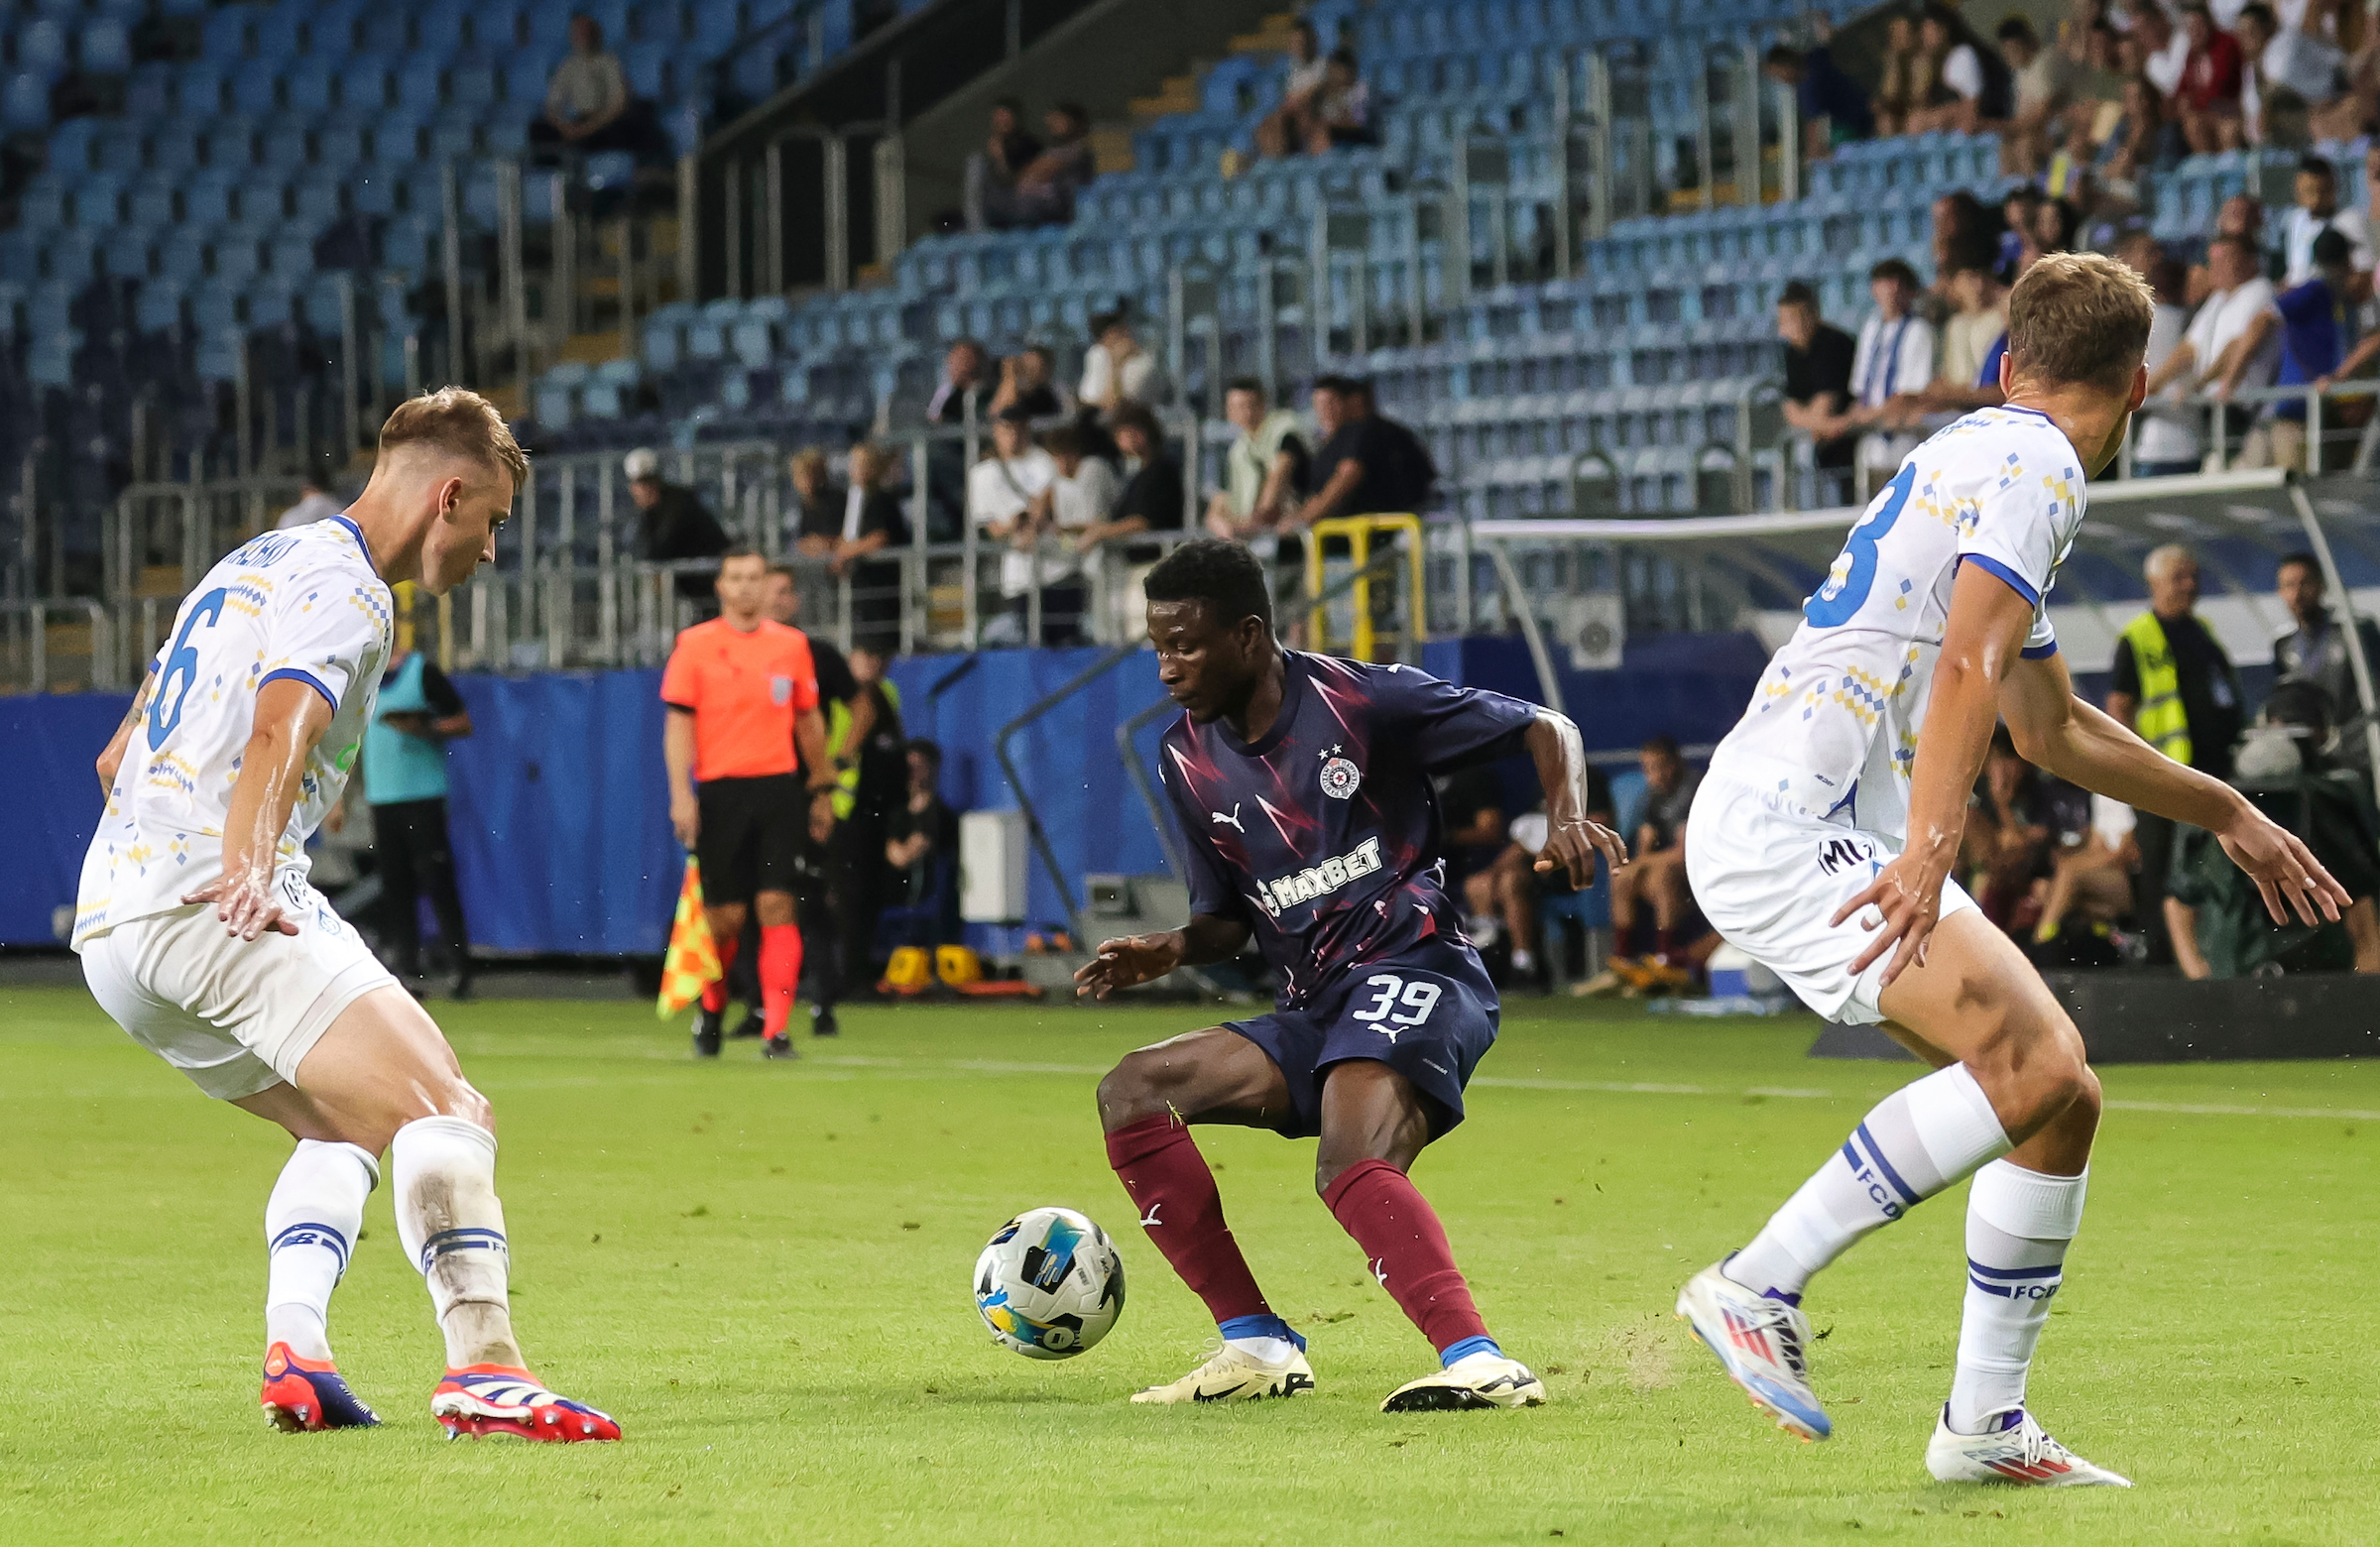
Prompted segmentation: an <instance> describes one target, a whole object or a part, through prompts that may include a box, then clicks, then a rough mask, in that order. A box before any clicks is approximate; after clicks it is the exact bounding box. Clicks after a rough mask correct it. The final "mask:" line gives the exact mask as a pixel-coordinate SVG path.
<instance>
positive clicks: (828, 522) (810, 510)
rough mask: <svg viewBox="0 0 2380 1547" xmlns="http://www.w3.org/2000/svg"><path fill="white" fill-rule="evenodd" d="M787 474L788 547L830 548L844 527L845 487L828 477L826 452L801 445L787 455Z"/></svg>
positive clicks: (813, 550) (798, 550) (803, 550)
mask: <svg viewBox="0 0 2380 1547" xmlns="http://www.w3.org/2000/svg"><path fill="white" fill-rule="evenodd" d="M785 478H786V481H787V482H789V483H790V484H791V485H792V486H793V495H792V498H791V499H790V500H789V501H788V502H787V503H786V507H785V513H784V533H783V544H784V546H785V548H786V549H787V550H789V551H791V552H795V553H811V554H818V553H823V552H825V551H827V550H828V548H829V547H831V545H832V544H833V541H834V538H835V536H836V535H837V534H838V533H840V532H841V531H842V529H843V491H842V490H840V489H838V488H836V487H835V486H834V485H833V484H832V483H830V482H829V481H828V474H827V467H826V453H825V452H823V451H821V450H819V449H818V448H817V447H816V446H804V447H802V448H801V449H800V450H798V451H796V452H794V453H793V454H792V455H791V456H788V457H786V458H785ZM778 621H779V622H780V623H781V622H782V621H783V620H782V619H779V620H778Z"/></svg>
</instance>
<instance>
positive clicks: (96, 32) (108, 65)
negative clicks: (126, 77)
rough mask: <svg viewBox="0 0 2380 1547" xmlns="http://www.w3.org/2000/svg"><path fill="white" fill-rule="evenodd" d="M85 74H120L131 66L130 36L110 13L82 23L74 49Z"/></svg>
mask: <svg viewBox="0 0 2380 1547" xmlns="http://www.w3.org/2000/svg"><path fill="white" fill-rule="evenodd" d="M75 58H76V59H77V60H80V62H81V67H82V69H83V70H84V72H86V73H90V74H101V75H122V74H127V73H129V72H130V71H131V69H132V35H131V34H130V33H129V32H128V31H127V30H126V28H125V26H124V23H123V22H122V21H120V20H118V19H117V18H115V17H112V16H102V17H98V18H96V19H95V20H92V21H89V22H85V23H84V24H83V27H82V36H81V38H80V39H79V40H78V42H77V45H76V49H75Z"/></svg>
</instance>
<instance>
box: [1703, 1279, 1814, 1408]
mask: <svg viewBox="0 0 2380 1547" xmlns="http://www.w3.org/2000/svg"><path fill="white" fill-rule="evenodd" d="M1721 1265H1724V1264H1714V1265H1712V1266H1710V1267H1706V1268H1704V1269H1703V1270H1702V1271H1701V1272H1699V1273H1697V1274H1695V1275H1694V1276H1693V1277H1692V1278H1690V1279H1688V1280H1687V1281H1686V1287H1685V1288H1683V1289H1681V1290H1679V1291H1678V1315H1679V1317H1680V1318H1681V1319H1682V1320H1684V1321H1685V1322H1686V1323H1687V1324H1688V1325H1690V1326H1691V1327H1693V1328H1694V1335H1695V1336H1696V1337H1698V1338H1700V1339H1702V1340H1703V1342H1704V1343H1705V1344H1706V1345H1707V1346H1708V1347H1709V1348H1710V1350H1711V1352H1712V1353H1714V1354H1716V1355H1718V1356H1719V1363H1720V1366H1721V1368H1725V1370H1726V1372H1727V1378H1728V1379H1730V1380H1732V1381H1734V1382H1735V1383H1736V1384H1737V1385H1739V1386H1741V1387H1743V1390H1744V1394H1745V1395H1747V1396H1749V1397H1750V1398H1751V1399H1752V1405H1753V1406H1755V1407H1758V1408H1760V1409H1761V1410H1763V1411H1764V1412H1766V1413H1768V1414H1769V1415H1770V1416H1771V1417H1773V1418H1775V1419H1776V1420H1777V1427H1778V1428H1780V1429H1783V1430H1785V1431H1786V1432H1787V1433H1789V1434H1794V1435H1798V1436H1800V1437H1801V1438H1802V1439H1804V1440H1823V1439H1825V1438H1826V1437H1827V1436H1828V1435H1830V1434H1832V1433H1834V1432H1835V1425H1834V1424H1833V1423H1832V1422H1830V1421H1829V1420H1828V1418H1827V1410H1826V1409H1825V1408H1823V1407H1821V1406H1819V1405H1818V1393H1817V1392H1815V1391H1813V1390H1811V1389H1810V1361H1809V1355H1808V1354H1807V1353H1806V1352H1805V1350H1807V1349H1808V1347H1809V1345H1810V1320H1809V1318H1808V1317H1806V1316H1804V1315H1803V1314H1802V1310H1801V1307H1800V1306H1798V1305H1788V1304H1786V1303H1785V1302H1784V1301H1783V1300H1776V1299H1771V1298H1770V1297H1769V1296H1767V1295H1764V1294H1759V1293H1756V1292H1755V1291H1753V1290H1750V1289H1746V1288H1745V1287H1744V1286H1743V1285H1741V1284H1739V1283H1737V1282H1736V1281H1735V1280H1734V1279H1732V1278H1729V1277H1728V1276H1727V1275H1726V1274H1725V1273H1723V1272H1721V1271H1720V1266H1721Z"/></svg>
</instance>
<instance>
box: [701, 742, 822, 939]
mask: <svg viewBox="0 0 2380 1547" xmlns="http://www.w3.org/2000/svg"><path fill="white" fill-rule="evenodd" d="M694 800H695V804H696V805H697V806H698V807H699V808H700V811H701V817H702V830H701V831H700V832H698V833H696V834H695V835H694V858H695V859H696V860H698V861H700V862H701V865H702V900H703V902H704V903H705V904H706V905H710V906H716V905H717V904H719V903H722V902H750V901H751V900H752V899H753V896H754V894H755V893H756V892H791V891H792V890H793V889H794V885H795V882H796V880H797V878H798V877H799V875H800V871H801V846H802V843H803V840H804V839H806V838H807V837H808V836H809V830H810V824H809V803H808V801H807V800H806V799H804V798H803V792H802V784H801V778H800V776H799V775H798V774H793V773H771V774H767V775H765V776H763V777H760V778H714V779H705V780H704V781H703V783H702V784H701V785H700V787H698V788H697V789H696V790H695V792H694Z"/></svg>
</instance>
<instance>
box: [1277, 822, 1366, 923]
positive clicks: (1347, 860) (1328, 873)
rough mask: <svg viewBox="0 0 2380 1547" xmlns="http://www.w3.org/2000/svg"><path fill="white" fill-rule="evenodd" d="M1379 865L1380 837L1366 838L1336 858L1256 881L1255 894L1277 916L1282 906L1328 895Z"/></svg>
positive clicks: (1295, 904)
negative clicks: (1276, 876)
mask: <svg viewBox="0 0 2380 1547" xmlns="http://www.w3.org/2000/svg"><path fill="white" fill-rule="evenodd" d="M1379 868H1380V840H1379V839H1377V838H1367V839H1365V840H1364V841H1363V842H1362V843H1360V844H1357V845H1356V846H1355V848H1354V849H1353V850H1351V851H1350V852H1348V853H1346V854H1343V855H1340V856H1338V857H1337V858H1336V859H1329V860H1325V861H1323V862H1322V863H1321V864H1320V865H1315V866H1310V867H1308V868H1307V869H1305V870H1301V871H1299V872H1297V873H1296V874H1295V875H1292V876H1283V877H1280V878H1279V879H1277V880H1274V881H1259V882H1257V883H1256V895H1257V897H1258V899H1259V900H1261V901H1262V902H1263V904H1264V910H1265V911H1266V912H1268V913H1270V914H1271V915H1272V916H1273V917H1275V918H1278V917H1280V916H1281V910H1282V909H1284V908H1291V907H1295V906H1297V904H1299V903H1300V902H1311V901H1313V900H1314V899H1315V898H1317V897H1326V896H1329V895H1330V894H1331V893H1332V892H1337V891H1338V890H1339V889H1340V888H1342V887H1344V886H1346V885H1347V884H1348V883H1349V882H1351V881H1354V880H1355V879H1356V878H1358V877H1360V876H1369V875H1372V874H1373V873H1375V872H1377V871H1378V870H1379Z"/></svg>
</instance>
